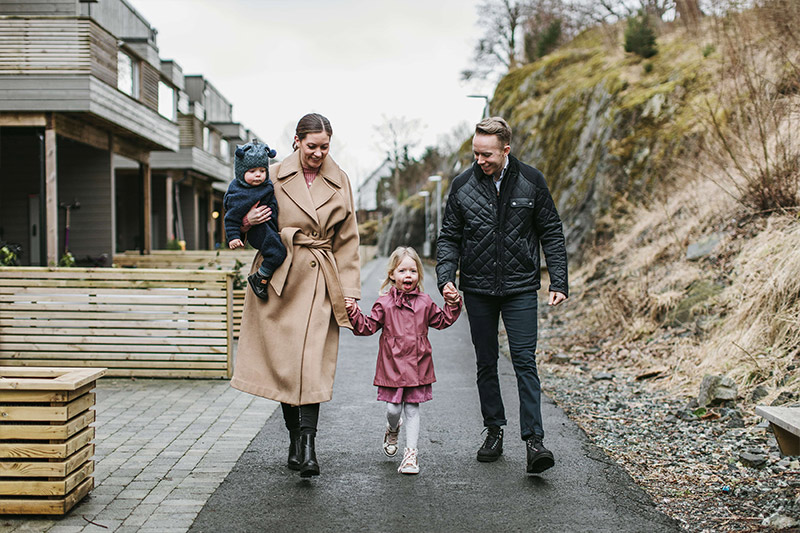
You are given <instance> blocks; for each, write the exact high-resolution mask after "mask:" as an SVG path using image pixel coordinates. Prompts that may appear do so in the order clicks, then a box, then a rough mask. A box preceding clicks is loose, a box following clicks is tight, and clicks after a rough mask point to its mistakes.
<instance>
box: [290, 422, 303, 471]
mask: <svg viewBox="0 0 800 533" xmlns="http://www.w3.org/2000/svg"><path fill="white" fill-rule="evenodd" d="M301 457H302V451H301V448H300V430H299V429H293V430H290V431H289V460H288V461H287V462H286V463H287V466H288V467H289V468H290V469H291V470H300V460H301Z"/></svg>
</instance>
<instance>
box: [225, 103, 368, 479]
mask: <svg viewBox="0 0 800 533" xmlns="http://www.w3.org/2000/svg"><path fill="white" fill-rule="evenodd" d="M332 134H333V130H332V128H331V125H330V122H328V119H326V118H325V117H323V116H322V115H318V114H316V113H312V114H309V115H306V116H304V117H303V118H302V119H300V122H299V123H298V124H297V130H296V135H295V151H294V153H293V154H291V155H290V156H288V157H287V158H286V159H285V160H283V161H282V162H280V163H278V164H275V165H272V166H271V167H270V169H269V176H270V179H271V180H272V182H273V185H274V187H275V198H276V199H277V202H278V229H279V231H280V235H281V241H282V242H283V244H284V246H286V251H287V257H286V260H285V261H284V262H283V264H282V265H281V266H280V267H278V269H277V270H276V271H275V273H274V274H273V276H272V278H271V279H270V281H269V289H268V299H267V300H261V299H259V298H258V297H256V295H255V293H253V291H252V290H248V291H247V293H246V296H245V303H244V311H243V315H242V327H241V333H240V336H239V346H238V350H237V354H236V360H235V366H234V372H233V379H232V381H231V385H232V386H233V387H235V388H237V389H239V390H241V391H244V392H248V393H250V394H254V395H257V396H262V397H264V398H269V399H272V400H276V401H279V402H281V407H282V409H283V415H284V420H285V422H286V428H287V429H288V430H289V435H290V446H289V459H288V466H289V468H291V469H293V470H299V471H300V475H301V476H302V477H310V476H314V475H318V474H319V464H318V463H317V458H316V453H315V448H314V446H315V445H314V438H315V436H316V429H317V419H318V416H319V404H320V402H327V401H329V400H330V399H331V395H332V392H333V378H334V374H335V373H336V359H337V355H338V346H339V328H340V327H346V328H351V327H352V326H351V325H350V320H349V319H348V316H347V311H346V309H345V304H344V298H355V299H359V298H360V297H361V279H360V263H359V256H358V227H357V225H356V218H355V206H354V203H353V195H352V191H351V188H350V181H349V180H348V178H347V174H345V173H344V171H343V170H342V169H341V168H339V166H338V165H337V164H336V163H335V162H334V161H333V160H332V159H331V158H330V157H328V150H329V148H330V138H331V135H332ZM269 216H270V213H269V212H268V210H267V209H266V208H262V207H259V208H256V209H254V210H252V211H251V212H250V213H249V214H248V216H247V218H246V221H247V222H249V223H250V224H256V223H260V222H264V221H265V220H267V219H268V218H269ZM245 229H246V227H245ZM261 259H262V258H261V254H259V253H257V254H256V257H255V259H254V262H253V266H252V268H251V272H255V271H256V270H257V269H258V266H259V264H260V263H261Z"/></svg>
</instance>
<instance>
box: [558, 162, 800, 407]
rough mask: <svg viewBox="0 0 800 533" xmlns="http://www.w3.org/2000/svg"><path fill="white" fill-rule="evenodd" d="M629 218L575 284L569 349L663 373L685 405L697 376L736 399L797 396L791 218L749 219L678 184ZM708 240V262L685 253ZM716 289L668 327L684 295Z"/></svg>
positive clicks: (715, 196)
mask: <svg viewBox="0 0 800 533" xmlns="http://www.w3.org/2000/svg"><path fill="white" fill-rule="evenodd" d="M654 205H655V207H653V206H652V205H651V207H650V208H649V209H645V208H639V209H634V210H633V211H632V213H631V215H630V216H629V220H628V221H627V223H626V224H625V226H626V229H625V230H624V231H619V232H618V233H617V234H616V235H615V236H614V238H613V239H612V240H611V241H610V242H609V243H607V245H606V246H604V247H603V248H602V249H600V250H597V251H596V253H593V254H589V255H591V256H592V260H591V261H589V262H587V263H585V264H584V265H582V266H581V267H580V268H579V269H577V270H576V271H575V272H574V274H573V283H572V285H573V287H574V288H575V289H574V291H573V295H574V297H573V298H572V303H571V306H572V311H571V312H572V314H573V317H572V320H575V321H576V322H577V323H578V324H580V326H578V327H574V329H575V330H577V331H583V332H584V333H583V334H581V335H576V337H577V338H576V337H573V338H572V339H569V340H567V341H566V342H568V343H573V344H577V345H581V346H591V345H597V346H600V347H601V349H602V353H604V354H606V356H605V361H604V362H603V364H604V365H605V366H606V367H615V368H616V369H617V370H624V371H628V372H632V373H635V372H638V371H640V370H643V369H650V368H656V367H665V368H668V369H670V379H668V380H664V381H662V382H661V383H662V384H663V386H665V387H669V388H671V389H673V390H675V391H680V392H682V393H685V394H689V395H691V394H694V393H696V391H697V386H698V385H699V383H700V381H701V380H702V377H703V375H705V374H707V373H713V374H727V375H729V376H730V377H732V378H733V379H734V380H735V381H736V382H737V383H738V385H739V387H740V395H741V396H742V397H743V398H748V397H749V393H750V391H751V390H752V389H753V388H754V387H756V386H758V385H761V386H764V387H765V388H766V389H767V390H768V391H769V396H768V397H767V398H766V401H771V400H772V399H774V398H775V397H777V395H778V394H779V393H781V392H783V391H789V392H793V393H796V394H800V379H796V378H794V377H793V374H795V373H796V372H793V371H792V369H793V366H792V365H795V366H797V367H798V368H800V218H798V216H797V215H793V214H776V215H772V216H771V217H769V218H766V219H764V218H752V217H749V216H748V215H747V214H746V212H745V211H743V210H742V209H741V207H740V206H739V205H738V203H737V202H736V201H735V200H734V199H733V198H731V197H730V196H728V195H726V194H723V193H721V192H720V190H719V188H718V187H717V186H716V185H715V184H714V182H713V181H712V180H709V179H706V178H705V177H700V178H697V179H695V180H686V181H685V182H684V186H683V187H681V188H680V189H678V190H677V191H676V192H675V194H673V195H672V196H671V197H670V198H669V199H668V200H666V201H665V202H663V203H661V204H658V203H654ZM712 231H719V232H720V233H721V234H722V235H723V237H722V240H721V241H720V244H719V245H718V246H717V249H715V251H714V252H713V253H712V255H711V256H709V257H708V258H705V259H702V260H700V261H697V262H694V261H688V260H687V259H686V257H685V253H686V248H687V246H688V245H689V244H690V243H691V242H693V241H695V240H698V239H699V238H701V237H702V236H703V235H706V234H708V233H710V232H712ZM703 283H705V284H713V285H714V286H719V292H717V293H714V294H712V295H711V296H709V297H708V298H707V299H705V300H703V301H702V302H701V303H700V304H698V305H697V306H696V307H695V308H694V309H693V311H692V313H693V314H692V315H691V318H690V320H689V321H688V322H686V323H685V324H683V325H678V326H674V325H672V326H671V325H670V324H669V321H668V317H669V316H670V314H671V313H673V312H674V311H675V310H676V309H677V308H678V307H679V306H680V305H682V304H683V303H685V301H686V300H687V297H688V296H689V295H690V294H691V293H692V288H693V287H696V286H698V285H701V284H703Z"/></svg>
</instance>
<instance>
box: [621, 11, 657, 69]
mask: <svg viewBox="0 0 800 533" xmlns="http://www.w3.org/2000/svg"><path fill="white" fill-rule="evenodd" d="M625 51H626V52H632V53H634V54H638V55H640V56H642V57H643V58H645V59H647V58H648V57H653V56H654V55H656V54H657V53H658V48H657V47H656V32H655V31H653V28H652V27H651V26H650V21H649V19H648V18H647V15H645V14H644V13H640V14H639V16H638V17H631V18H629V19H628V26H627V27H626V28H625Z"/></svg>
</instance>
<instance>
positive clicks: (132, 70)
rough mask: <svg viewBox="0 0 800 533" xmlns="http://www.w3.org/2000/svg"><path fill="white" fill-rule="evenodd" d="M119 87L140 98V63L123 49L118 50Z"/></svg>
mask: <svg viewBox="0 0 800 533" xmlns="http://www.w3.org/2000/svg"><path fill="white" fill-rule="evenodd" d="M117 89H119V90H120V91H122V92H124V93H125V94H127V95H128V96H132V97H134V98H139V63H138V62H137V61H136V60H135V59H134V58H133V57H131V56H130V55H128V54H126V53H125V52H123V51H122V50H118V51H117Z"/></svg>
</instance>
